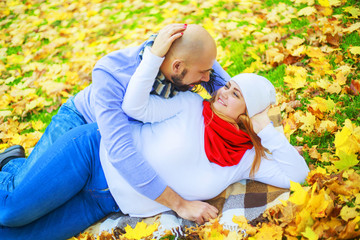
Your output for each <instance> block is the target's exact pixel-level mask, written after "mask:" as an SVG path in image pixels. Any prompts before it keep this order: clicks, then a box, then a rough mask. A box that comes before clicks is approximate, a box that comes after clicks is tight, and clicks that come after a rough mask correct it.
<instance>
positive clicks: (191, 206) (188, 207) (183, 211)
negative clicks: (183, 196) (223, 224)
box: [176, 200, 219, 224]
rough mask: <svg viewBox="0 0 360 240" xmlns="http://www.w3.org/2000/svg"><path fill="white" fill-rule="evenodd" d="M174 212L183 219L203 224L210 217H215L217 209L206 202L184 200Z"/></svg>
mask: <svg viewBox="0 0 360 240" xmlns="http://www.w3.org/2000/svg"><path fill="white" fill-rule="evenodd" d="M176 213H177V214H178V215H179V216H180V217H182V218H184V219H188V220H191V221H195V222H196V223H197V224H203V223H205V222H207V221H209V220H210V219H212V218H216V217H217V216H218V213H219V210H218V209H217V208H216V207H214V206H212V205H210V204H208V203H206V202H202V201H186V200H184V202H183V204H182V206H180V207H179V210H177V211H176Z"/></svg>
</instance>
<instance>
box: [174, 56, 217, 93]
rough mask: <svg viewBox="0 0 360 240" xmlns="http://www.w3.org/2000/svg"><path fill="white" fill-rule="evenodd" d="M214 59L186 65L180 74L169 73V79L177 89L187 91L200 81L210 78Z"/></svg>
mask: <svg viewBox="0 0 360 240" xmlns="http://www.w3.org/2000/svg"><path fill="white" fill-rule="evenodd" d="M213 63H214V60H211V61H208V62H207V63H206V62H203V63H196V64H192V66H187V67H186V68H185V69H184V70H183V71H182V72H181V73H180V74H173V75H171V80H172V82H173V83H174V84H175V86H176V88H177V89H178V90H179V91H187V90H189V89H191V88H192V87H193V86H195V85H197V84H200V83H201V82H208V81H209V80H210V73H211V71H212V66H213Z"/></svg>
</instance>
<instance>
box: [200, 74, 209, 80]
mask: <svg viewBox="0 0 360 240" xmlns="http://www.w3.org/2000/svg"><path fill="white" fill-rule="evenodd" d="M201 81H202V82H208V81H210V73H205V74H204V75H203V76H202V78H201Z"/></svg>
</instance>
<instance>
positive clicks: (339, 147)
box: [334, 119, 360, 156]
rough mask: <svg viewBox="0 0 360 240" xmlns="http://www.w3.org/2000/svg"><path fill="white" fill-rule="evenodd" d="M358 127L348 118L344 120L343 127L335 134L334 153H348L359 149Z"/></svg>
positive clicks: (359, 134)
mask: <svg viewBox="0 0 360 240" xmlns="http://www.w3.org/2000/svg"><path fill="white" fill-rule="evenodd" d="M359 139H360V127H356V126H355V125H354V124H353V123H352V122H351V121H350V120H349V119H346V120H345V123H344V127H343V128H342V129H341V131H339V132H337V133H336V134H335V140H334V144H335V148H336V155H338V156H339V152H340V151H342V152H344V153H346V154H348V155H351V154H354V153H356V152H359V151H360V140H359Z"/></svg>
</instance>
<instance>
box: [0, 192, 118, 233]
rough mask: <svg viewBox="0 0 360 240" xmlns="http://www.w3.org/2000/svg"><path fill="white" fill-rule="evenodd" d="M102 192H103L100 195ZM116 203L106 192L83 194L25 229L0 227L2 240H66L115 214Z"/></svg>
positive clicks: (24, 227) (79, 194)
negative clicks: (112, 213)
mask: <svg viewBox="0 0 360 240" xmlns="http://www.w3.org/2000/svg"><path fill="white" fill-rule="evenodd" d="M99 193H100V192H99ZM117 209H118V208H117V206H116V203H115V201H114V199H113V198H112V196H111V194H110V193H109V191H104V192H103V193H100V194H98V193H95V192H93V193H92V194H91V195H89V192H86V191H82V192H80V193H78V194H77V195H76V196H74V197H73V198H72V199H70V200H69V201H67V202H66V203H65V204H64V205H62V206H60V207H59V208H57V209H55V210H54V211H52V212H50V213H49V214H47V215H45V216H43V217H41V218H40V219H38V220H36V221H34V222H31V223H29V224H27V225H25V226H22V227H4V226H0V239H11V240H34V239H36V240H49V239H51V240H64V239H68V238H71V237H73V236H75V235H77V234H78V233H80V232H82V231H84V230H85V229H86V228H87V227H89V226H91V225H92V224H93V223H95V222H97V221H99V220H101V219H102V218H104V217H105V216H106V215H108V214H110V213H111V212H116V211H118V210H117Z"/></svg>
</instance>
